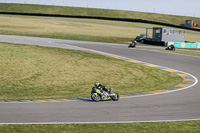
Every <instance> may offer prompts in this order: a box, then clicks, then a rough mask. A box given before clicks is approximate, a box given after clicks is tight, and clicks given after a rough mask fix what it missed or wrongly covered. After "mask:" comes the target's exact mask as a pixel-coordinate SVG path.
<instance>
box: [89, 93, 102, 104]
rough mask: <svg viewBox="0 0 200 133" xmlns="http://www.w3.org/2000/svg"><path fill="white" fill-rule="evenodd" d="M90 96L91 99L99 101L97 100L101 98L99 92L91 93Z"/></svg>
mask: <svg viewBox="0 0 200 133" xmlns="http://www.w3.org/2000/svg"><path fill="white" fill-rule="evenodd" d="M91 98H92V100H93V101H95V102H99V101H100V100H101V97H100V95H99V94H92V95H91Z"/></svg>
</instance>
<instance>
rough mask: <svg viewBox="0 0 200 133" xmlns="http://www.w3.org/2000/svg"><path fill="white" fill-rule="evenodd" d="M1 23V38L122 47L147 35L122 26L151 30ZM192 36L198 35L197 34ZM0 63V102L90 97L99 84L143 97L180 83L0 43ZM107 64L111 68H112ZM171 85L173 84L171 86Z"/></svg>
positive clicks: (60, 22)
mask: <svg viewBox="0 0 200 133" xmlns="http://www.w3.org/2000/svg"><path fill="white" fill-rule="evenodd" d="M0 11H2V12H30V13H47V14H64V15H88V16H105V17H118V18H136V19H144V20H153V21H157V22H165V23H172V24H177V25H180V24H184V23H185V20H187V19H192V20H194V21H195V22H196V23H199V22H200V18H193V17H181V16H172V15H161V14H153V13H141V12H132V11H116V10H104V9H88V8H74V7H57V6H42V5H23V4H4V3H0ZM0 20H1V21H0V34H10V35H25V36H38V37H51V38H61V39H71V40H87V41H100V42H114V43H124V44H127V43H128V42H129V41H131V40H132V39H133V38H134V37H135V36H136V35H137V34H140V33H145V29H141V28H130V27H123V26H133V27H142V28H146V27H148V28H151V27H154V26H155V25H149V24H139V23H126V22H115V21H102V20H101V21H99V20H86V19H65V18H59V19H58V18H56V19H55V18H45V19H44V18H41V17H28V16H27V17H24V16H23V17H22V16H18V17H16V16H15V17H13V16H12V15H0ZM70 21H71V22H70ZM74 21H75V22H74ZM80 21H81V22H80ZM83 22H87V23H83ZM88 22H89V23H88ZM97 23H98V24H97ZM99 24H110V25H115V27H114V26H110V25H99ZM192 33H195V34H196V32H192ZM187 40H188V41H199V37H198V36H193V35H191V37H189V38H188V39H187ZM0 60H1V64H0V100H5V99H10V100H16V99H49V98H72V97H86V96H87V97H88V96H89V94H90V89H91V87H92V85H93V83H94V82H96V81H97V80H98V81H99V82H102V83H104V84H105V85H107V86H109V87H114V88H115V90H116V92H119V93H120V94H127V93H137V92H144V91H146V90H145V89H147V91H150V90H153V89H161V88H167V87H169V86H173V85H175V84H178V83H179V82H181V80H182V79H181V78H180V77H177V76H175V75H174V74H171V73H168V72H165V71H158V70H156V69H153V68H148V67H145V66H141V65H137V64H134V63H129V62H125V61H121V60H117V59H113V58H111V57H107V56H103V55H98V54H94V53H86V52H81V51H74V50H64V49H57V48H46V47H38V46H28V45H13V44H9V43H0ZM96 62H98V64H100V66H99V65H97V63H96ZM110 62H112V66H111V63H110ZM111 68H116V69H111ZM119 68H120V69H119ZM133 70H135V71H133ZM108 75H109V76H108ZM97 77H98V78H97ZM149 77H151V79H149ZM171 80H172V81H176V82H173V83H171V82H170V81H171ZM108 81H109V82H108ZM119 81H120V84H119ZM130 81H131V82H130ZM144 81H145V82H144ZM166 81H167V82H166ZM199 125H200V121H187V122H161V123H129V124H62V125H61V124H56V125H0V132H2V133H10V132H12V133H19V132H20V133H24V132H26V133H27V132H29V133H31V132H41V133H42V132H52V133H53V132H56V133H57V132H60V133H65V132H69V133H70V132H73V133H79V132H111V133H112V132H127V133H128V132H135V133H137V132H144V133H146V132H152V133H154V132H159V133H167V132H183V133H184V132H187V133H188V132H190V133H193V132H194V133H196V132H198V131H199V130H200V128H199Z"/></svg>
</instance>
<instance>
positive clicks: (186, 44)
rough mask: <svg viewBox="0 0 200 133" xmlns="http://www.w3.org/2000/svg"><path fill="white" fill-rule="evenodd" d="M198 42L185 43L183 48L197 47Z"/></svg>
mask: <svg viewBox="0 0 200 133" xmlns="http://www.w3.org/2000/svg"><path fill="white" fill-rule="evenodd" d="M197 45H198V43H185V48H197Z"/></svg>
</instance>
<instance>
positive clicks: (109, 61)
mask: <svg viewBox="0 0 200 133" xmlns="http://www.w3.org/2000/svg"><path fill="white" fill-rule="evenodd" d="M0 60H1V64H0V78H1V80H0V100H8V99H9V100H17V99H18V100H19V99H62V98H77V97H90V91H91V88H92V86H93V84H94V83H95V82H101V83H102V84H104V85H106V86H108V87H113V88H115V91H116V92H118V93H119V94H130V93H141V92H147V91H153V90H159V89H164V88H168V87H172V86H174V85H177V84H179V83H180V82H181V81H182V78H181V77H179V76H177V75H176V74H172V73H169V72H165V71H161V70H158V69H154V68H150V67H145V66H143V65H139V64H134V63H130V62H127V61H122V60H119V59H115V58H112V57H107V56H104V55H99V54H95V53H88V52H83V51H76V50H67V49H59V48H48V47H39V46H30V45H19V44H18V45H13V44H9V43H0ZM150 77H151V78H150Z"/></svg>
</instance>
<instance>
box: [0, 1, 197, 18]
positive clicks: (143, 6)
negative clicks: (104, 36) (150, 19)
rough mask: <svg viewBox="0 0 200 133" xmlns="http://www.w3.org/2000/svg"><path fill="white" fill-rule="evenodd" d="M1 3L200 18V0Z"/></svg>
mask: <svg viewBox="0 0 200 133" xmlns="http://www.w3.org/2000/svg"><path fill="white" fill-rule="evenodd" d="M0 3H26V4H43V5H59V6H74V7H89V8H104V9H120V10H131V11H140V12H152V13H162V14H172V15H182V16H192V17H199V18H200V0H0Z"/></svg>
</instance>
